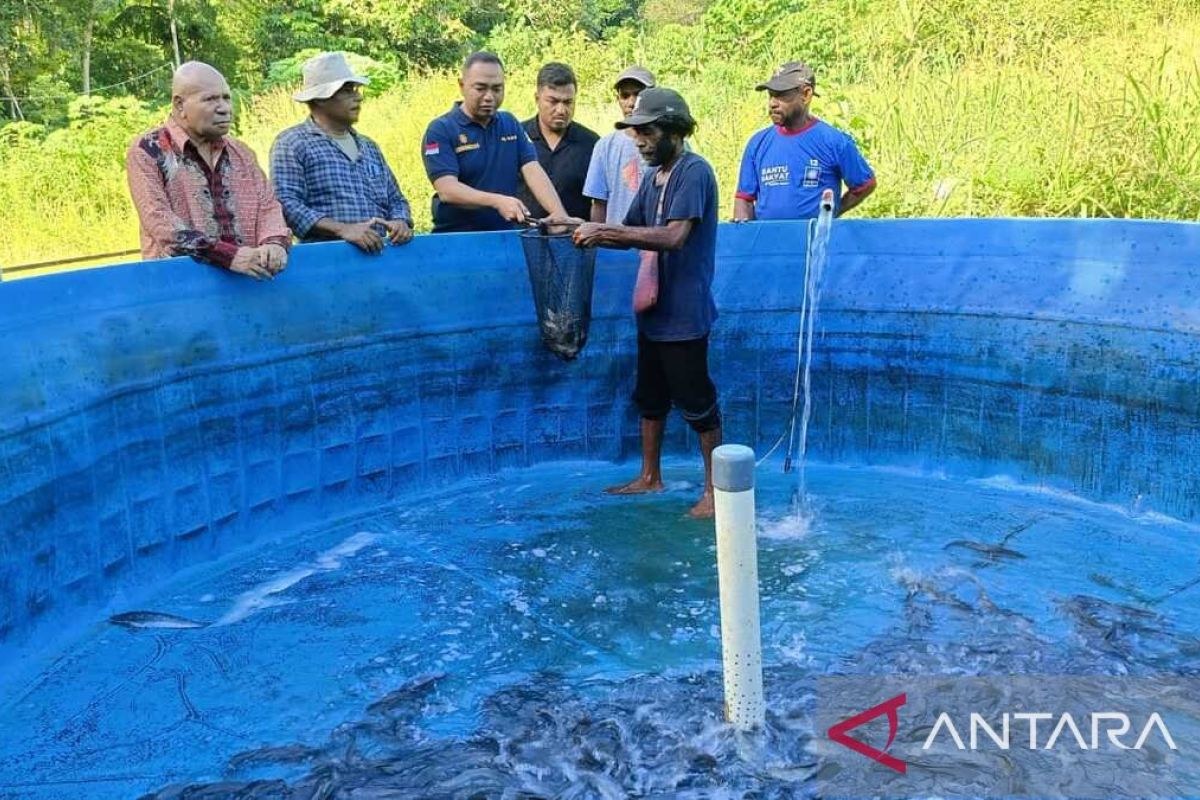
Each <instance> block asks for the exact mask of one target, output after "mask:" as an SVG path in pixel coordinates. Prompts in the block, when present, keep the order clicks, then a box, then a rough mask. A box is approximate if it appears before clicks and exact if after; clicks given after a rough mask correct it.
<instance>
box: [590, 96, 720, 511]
mask: <svg viewBox="0 0 1200 800" xmlns="http://www.w3.org/2000/svg"><path fill="white" fill-rule="evenodd" d="M617 128H618V129H622V130H624V129H629V128H632V129H633V132H634V141H635V142H636V144H637V148H638V152H640V153H641V155H642V158H643V159H645V161H646V163H647V164H648V165H649V166H650V167H652V168H653V169H652V170H651V172H649V173H648V174H647V175H646V177H645V179H644V180H643V181H642V184H641V186H640V188H639V189H638V193H637V195H636V196H635V197H634V199H633V204H632V205H631V206H630V208H629V213H628V214H627V215H626V216H625V220H624V224H623V225H609V224H607V223H599V222H589V223H586V224H584V225H581V226H580V227H579V228H578V230H576V232H575V243H576V244H577V245H579V246H580V247H614V248H628V247H636V248H638V249H640V250H652V251H656V252H657V253H658V259H659V293H658V301H657V303H656V304H655V305H654V306H652V307H651V308H649V309H648V310H646V311H642V312H640V313H639V314H638V315H637V322H638V342H637V347H638V367H637V388H636V389H635V390H634V394H633V400H634V403H635V404H636V405H637V407H638V411H639V412H640V413H641V418H642V422H641V434H642V469H641V473H640V474H639V475H638V477H636V478H634V479H633V480H632V481H630V482H629V483H626V484H623V485H620V486H613V487H611V488H610V489H608V491H609V492H610V493H611V494H643V493H645V492H658V491H662V488H663V483H662V469H661V457H662V440H663V432H664V431H665V429H666V419H667V414H668V412H670V410H671V406H672V405H674V406H676V407H678V408H679V410H680V411H681V412H682V414H683V418H684V420H685V421H686V422H687V423H688V424H689V425H690V426H691V427H692V429H693V430H694V431H696V432H697V433H698V434H699V435H700V450H701V453H703V455H704V494H703V496H702V497H701V498H700V500H699V502H697V503H696V505H694V506H693V507H692V509H691V512H690V514H691V516H693V517H711V516H712V515H713V488H712V451H713V450H714V449H715V448H716V447H717V445H719V444H720V443H721V414H720V410H719V408H718V405H717V389H716V387H715V386H714V385H713V382H712V379H711V378H710V377H709V374H708V334H709V330H710V329H711V328H712V323H713V321H714V320H715V319H716V318H717V307H716V303H715V302H714V301H713V295H712V280H713V270H714V266H715V261H716V249H717V179H716V176H715V175H714V174H713V170H712V167H711V166H709V163H708V162H707V161H705V160H704V159H703V158H701V157H700V156H698V155H696V154H695V153H692V152H688V151H686V150H685V148H684V141H685V140H686V139H687V138H688V137H689V136H691V135H692V133H693V132H694V131H695V129H696V122H695V120H694V119H693V118H692V115H691V111H690V110H689V109H688V106H687V103H686V102H684V99H683V98H682V97H680V96H679V94H678V93H677V92H675V91H673V90H671V89H664V88H653V89H646V90H645V91H644V92H642V93H641V94H640V95H639V96H638V99H637V103H636V105H635V106H634V108H633V110H632V112H631V113H630V114H629V115H628V116H626V117H625V119H623V120H622V121H620V122H618V123H617Z"/></svg>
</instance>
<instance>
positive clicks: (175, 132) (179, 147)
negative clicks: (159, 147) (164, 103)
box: [165, 114, 229, 157]
mask: <svg viewBox="0 0 1200 800" xmlns="http://www.w3.org/2000/svg"><path fill="white" fill-rule="evenodd" d="M165 127H166V129H167V133H168V135H169V136H170V137H171V146H172V147H174V148H175V150H176V151H177V152H180V153H182V152H184V148H186V147H187V146H188V144H189V143H191V145H192V148H193V149H196V143H195V142H192V138H191V137H190V136H188V134H187V131H185V130H184V129H183V126H182V125H180V124H179V122H178V121H177V120H176V119H175V115H174V114H172V115H171V116H169V117H167V124H166V126H165ZM228 143H229V137H228V136H222V137H221V138H220V140H219V141H218V142H217V146H216V154H217V156H218V157H219V156H220V155H221V152H222V151H223V150H224V149H225V145H226V144H228ZM196 152H199V150H196Z"/></svg>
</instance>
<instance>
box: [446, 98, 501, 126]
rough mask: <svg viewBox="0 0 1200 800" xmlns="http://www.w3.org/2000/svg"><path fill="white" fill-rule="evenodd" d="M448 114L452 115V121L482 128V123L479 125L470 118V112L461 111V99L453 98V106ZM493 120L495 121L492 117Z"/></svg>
mask: <svg viewBox="0 0 1200 800" xmlns="http://www.w3.org/2000/svg"><path fill="white" fill-rule="evenodd" d="M450 115H451V116H452V117H454V121H455V122H457V123H458V124H459V125H474V126H475V127H477V128H482V127H483V126H482V125H480V124H479V123H478V122H476V121H475V120H473V119H471V115H470V114H468V113H467V112H465V111H463V107H462V100H455V101H454V108H452V109H450ZM494 121H495V120H494V119H493V122H494Z"/></svg>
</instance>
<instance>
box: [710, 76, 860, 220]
mask: <svg viewBox="0 0 1200 800" xmlns="http://www.w3.org/2000/svg"><path fill="white" fill-rule="evenodd" d="M816 85H817V77H816V75H815V74H814V73H813V70H812V67H810V66H808V65H807V64H805V63H803V62H800V61H789V62H787V63H786V64H783V65H782V66H780V67H779V69H777V70H775V74H774V75H772V76H771V78H770V79H769V80H767V81H765V82H763V83H760V84H759V85H758V86H756V87H755V88H756V89H757V90H758V91H760V92H761V91H765V92H767V94H768V96H769V100H768V103H767V108H768V111H769V113H770V115H771V122H772V123H774V124H773V125H771V127H768V128H763V129H762V130H760V131H758V132H757V133H755V134H754V135H753V136H751V137H750V141H749V142H748V143H747V144H746V150H745V152H744V154H743V155H742V167H741V171H740V173H739V175H738V185H737V194H736V195H735V197H734V203H733V218H734V221H746V220H752V219H812V218H815V217H816V216H817V214H818V212H819V211H820V203H821V194H822V193H823V192H824V191H825V190H826V189H831V190H832V191H833V196H834V213H835V214H837V215H841V214H845V213H846V212H847V211H849V210H850V209H852V208H854V207H855V206H857V205H858V204H859V203H861V202H862V201H863V200H864V199H865V198H866V197H867V195H869V194H870V193H871V192H872V191H873V190H874V189H875V173H874V172H873V171H872V170H871V166H870V165H869V164H868V163H867V161H866V159H864V158H863V157H862V154H861V153H860V152H859V151H858V145H856V144H855V142H854V139H853V138H851V136H850V135H849V134H847V133H844V132H842V131H840V130H838V129H837V128H835V127H833V126H832V125H829V124H827V123H825V122H822V121H821V120H819V119H817V118H816V117H814V116H813V115H812V114H811V113H810V112H809V105H810V104H811V103H812V99H813V98H814V97H817V96H819V95H817V93H816ZM842 184H845V185H846V187H847V188H846V191H845V192H844V193H843V192H842Z"/></svg>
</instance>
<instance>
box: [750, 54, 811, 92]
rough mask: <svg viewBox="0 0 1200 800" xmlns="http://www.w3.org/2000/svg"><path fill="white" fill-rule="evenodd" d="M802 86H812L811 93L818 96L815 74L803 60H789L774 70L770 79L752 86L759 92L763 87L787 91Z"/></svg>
mask: <svg viewBox="0 0 1200 800" xmlns="http://www.w3.org/2000/svg"><path fill="white" fill-rule="evenodd" d="M802 86H810V87H812V89H813V94H814V95H816V96H817V97H820V95H818V94H817V92H816V88H817V74H816V73H815V72H813V68H812V67H810V66H809V65H808V64H805V63H804V62H803V61H789V62H787V63H786V64H783V65H782V66H780V67H779V69H777V70H775V74H774V75H772V76H771V79H770V80H768V81H766V82H765V83H760V84H759V85H758V86H755V87H754V88H755V89H757V90H758V91H760V92H761V91H763V90H764V89H766V90H769V91H772V92H787V91H790V90H792V89H799V88H800V87H802Z"/></svg>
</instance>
